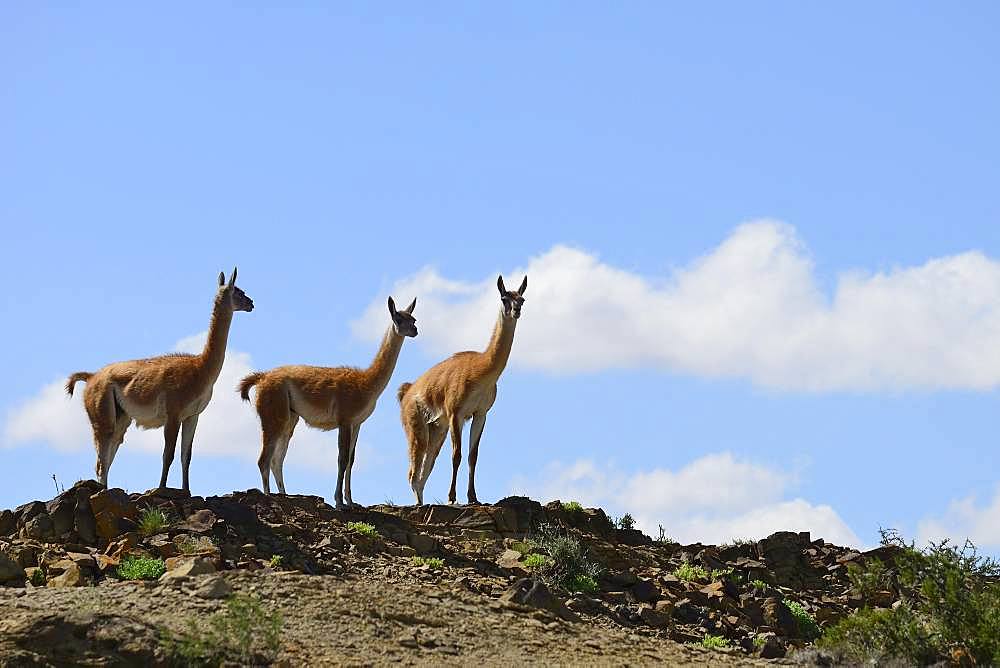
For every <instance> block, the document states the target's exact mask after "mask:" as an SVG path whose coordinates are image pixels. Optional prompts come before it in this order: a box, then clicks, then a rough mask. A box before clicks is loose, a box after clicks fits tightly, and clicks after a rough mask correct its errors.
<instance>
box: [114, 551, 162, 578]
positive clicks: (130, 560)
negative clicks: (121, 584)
mask: <svg viewBox="0 0 1000 668" xmlns="http://www.w3.org/2000/svg"><path fill="white" fill-rule="evenodd" d="M166 570H167V567H166V566H165V565H164V564H163V559H154V558H152V557H143V556H140V555H133V554H130V555H128V556H126V557H125V558H124V559H122V560H121V563H120V564H118V568H117V570H116V571H115V572H116V573H117V574H118V577H119V578H121V579H122V580H155V579H157V578H158V577H160V576H161V575H163V574H164V573H165V572H166Z"/></svg>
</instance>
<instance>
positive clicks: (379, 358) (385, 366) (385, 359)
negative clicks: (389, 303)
mask: <svg viewBox="0 0 1000 668" xmlns="http://www.w3.org/2000/svg"><path fill="white" fill-rule="evenodd" d="M403 338H404V337H402V336H400V335H399V334H397V333H396V330H395V328H393V326H392V325H389V329H387V330H386V331H385V336H384V337H382V345H380V346H379V348H378V352H377V353H375V359H374V360H372V363H371V366H369V367H368V369H367V371H366V373H367V375H368V378H369V380H370V382H371V386H372V389H373V390H375V392H376V394H381V393H382V390H384V389H385V386H386V385H388V384H389V379H390V378H391V377H392V372H393V370H394V369H395V368H396V360H398V359H399V351H400V350H401V349H402V347H403Z"/></svg>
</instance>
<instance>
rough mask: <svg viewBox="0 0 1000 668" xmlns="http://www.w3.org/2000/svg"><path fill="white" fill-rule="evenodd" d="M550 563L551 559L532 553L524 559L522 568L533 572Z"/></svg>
mask: <svg viewBox="0 0 1000 668" xmlns="http://www.w3.org/2000/svg"><path fill="white" fill-rule="evenodd" d="M551 563H552V559H551V558H549V557H546V556H545V555H544V554H537V553H532V554H529V555H528V556H526V557H525V558H524V567H525V568H527V569H529V570H535V569H536V568H544V567H545V566H548V565H549V564H551Z"/></svg>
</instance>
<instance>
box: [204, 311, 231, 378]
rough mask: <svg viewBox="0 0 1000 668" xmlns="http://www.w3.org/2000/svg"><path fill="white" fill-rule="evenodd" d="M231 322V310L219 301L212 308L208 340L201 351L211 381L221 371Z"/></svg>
mask: <svg viewBox="0 0 1000 668" xmlns="http://www.w3.org/2000/svg"><path fill="white" fill-rule="evenodd" d="M232 322H233V311H232V309H230V308H228V305H224V304H223V303H221V302H219V303H216V305H215V308H214V309H212V322H211V323H209V325H208V340H207V341H205V349H204V350H203V351H202V353H201V359H202V363H203V364H204V368H205V370H206V371H207V372H208V375H209V378H210V380H211V382H212V383H214V382H215V380H216V379H217V378H218V377H219V372H220V371H222V363H223V362H224V361H225V359H226V342H227V341H228V340H229V325H231V324H232Z"/></svg>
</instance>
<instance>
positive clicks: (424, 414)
mask: <svg viewBox="0 0 1000 668" xmlns="http://www.w3.org/2000/svg"><path fill="white" fill-rule="evenodd" d="M497 289H498V290H499V291H500V305H501V308H500V316H499V317H498V318H497V322H496V326H495V327H494V328H493V336H492V337H491V338H490V343H489V345H488V346H487V347H486V350H485V351H483V352H481V353H480V352H473V351H466V352H461V353H456V354H454V355H452V356H451V357H449V358H448V359H446V360H444V361H443V362H440V363H439V364H437V365H435V366H433V367H431V368H430V369H428V370H427V371H426V372H425V373H424V374H423V375H422V376H420V377H419V378H418V379H417V380H416V381H414V382H413V383H403V384H402V385H401V386H400V387H399V392H398V393H397V395H396V396H397V398H398V399H399V403H400V414H401V419H402V422H403V429H404V431H405V432H406V438H407V441H408V442H409V454H410V471H409V480H410V487H411V488H412V489H413V493H414V494H415V495H416V497H417V504H418V505H423V502H424V485H426V484H427V478H428V477H430V474H431V469H432V468H433V467H434V460H435V459H437V456H438V453H439V452H440V451H441V446H442V445H443V444H444V438H445V435H446V434H447V433H448V430H449V428H450V429H451V488H450V489H449V491H448V503H455V499H456V494H455V483H456V479H457V477H458V467H459V464H461V462H462V426H463V424H464V423H465V421H467V420H469V419H471V420H472V428H471V431H470V434H469V490H468V500H469V503H470V504H471V503H479V499H478V498H477V497H476V460H477V459H478V458H479V441H480V439H481V438H482V436H483V428H484V427H485V426H486V413H487V412H488V411H489V410H490V408H492V407H493V402H495V401H496V398H497V380H498V379H499V378H500V374H501V373H503V370H504V367H505V366H506V365H507V359H508V358H509V357H510V349H511V344H513V342H514V329H515V327H516V326H517V320H518V318H520V317H521V306H522V305H523V304H524V291H525V290H527V289H528V277H527V276H525V277H524V280H523V281H522V282H521V287H520V288H518V289H517V290H516V291H508V290H507V289H506V288H505V287H504V284H503V276H498V277H497Z"/></svg>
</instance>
